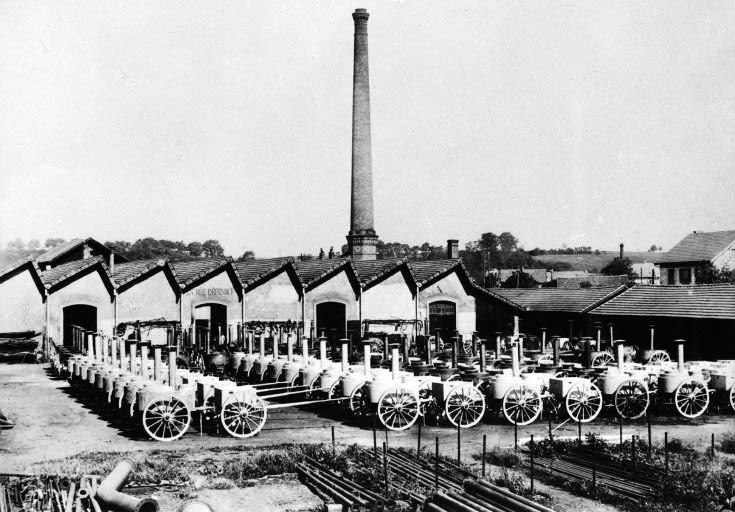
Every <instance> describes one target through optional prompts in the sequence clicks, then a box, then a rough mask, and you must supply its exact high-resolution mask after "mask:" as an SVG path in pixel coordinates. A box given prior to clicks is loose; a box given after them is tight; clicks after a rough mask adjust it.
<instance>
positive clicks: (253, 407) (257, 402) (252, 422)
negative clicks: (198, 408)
mask: <svg viewBox="0 0 735 512" xmlns="http://www.w3.org/2000/svg"><path fill="white" fill-rule="evenodd" d="M219 416H220V421H221V422H222V427H224V429H225V431H227V433H228V434H230V435H231V436H232V437H237V438H240V439H244V438H246V437H251V436H254V435H255V434H257V433H258V432H260V430H261V429H262V428H263V425H265V420H266V417H267V416H268V409H267V407H266V406H265V403H264V402H263V400H261V399H260V398H255V399H254V400H252V401H249V402H246V401H243V400H241V399H240V398H238V397H237V396H236V395H230V396H229V397H227V399H226V400H225V402H224V404H222V411H220V415H219Z"/></svg>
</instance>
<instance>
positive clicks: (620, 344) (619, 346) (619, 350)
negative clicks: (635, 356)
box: [615, 340, 625, 373]
mask: <svg viewBox="0 0 735 512" xmlns="http://www.w3.org/2000/svg"><path fill="white" fill-rule="evenodd" d="M615 351H616V355H617V360H618V372H619V373H623V363H624V362H625V340H615Z"/></svg>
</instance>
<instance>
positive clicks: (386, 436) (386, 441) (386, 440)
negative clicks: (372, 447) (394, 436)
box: [385, 428, 388, 449]
mask: <svg viewBox="0 0 735 512" xmlns="http://www.w3.org/2000/svg"><path fill="white" fill-rule="evenodd" d="M385 447H386V449H387V448H388V429H387V428H386V429H385Z"/></svg>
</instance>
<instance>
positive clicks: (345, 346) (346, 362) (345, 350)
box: [340, 338, 350, 373]
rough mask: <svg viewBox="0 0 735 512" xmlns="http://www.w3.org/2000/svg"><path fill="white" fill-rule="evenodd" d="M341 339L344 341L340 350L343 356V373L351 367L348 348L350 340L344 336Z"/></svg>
mask: <svg viewBox="0 0 735 512" xmlns="http://www.w3.org/2000/svg"><path fill="white" fill-rule="evenodd" d="M340 341H341V342H342V350H341V352H340V355H341V356H342V373H347V369H348V368H349V367H350V359H349V355H350V354H349V350H348V347H349V346H350V340H349V339H347V338H342V339H341V340H340Z"/></svg>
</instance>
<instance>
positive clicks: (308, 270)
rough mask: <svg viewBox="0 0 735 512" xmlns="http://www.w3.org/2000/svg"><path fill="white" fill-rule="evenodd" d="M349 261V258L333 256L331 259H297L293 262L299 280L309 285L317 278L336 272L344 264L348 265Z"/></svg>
mask: <svg viewBox="0 0 735 512" xmlns="http://www.w3.org/2000/svg"><path fill="white" fill-rule="evenodd" d="M349 262H350V260H348V259H345V258H334V259H331V260H329V259H327V260H307V261H297V262H295V264H296V271H297V272H298V273H299V277H300V278H301V282H302V283H304V285H306V286H307V287H309V286H310V285H311V284H312V283H314V282H316V281H318V280H319V279H321V278H323V277H326V276H328V275H330V274H332V273H334V272H337V271H338V270H340V269H341V268H342V267H344V266H345V265H348V264H349Z"/></svg>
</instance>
